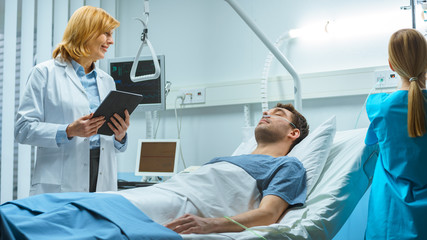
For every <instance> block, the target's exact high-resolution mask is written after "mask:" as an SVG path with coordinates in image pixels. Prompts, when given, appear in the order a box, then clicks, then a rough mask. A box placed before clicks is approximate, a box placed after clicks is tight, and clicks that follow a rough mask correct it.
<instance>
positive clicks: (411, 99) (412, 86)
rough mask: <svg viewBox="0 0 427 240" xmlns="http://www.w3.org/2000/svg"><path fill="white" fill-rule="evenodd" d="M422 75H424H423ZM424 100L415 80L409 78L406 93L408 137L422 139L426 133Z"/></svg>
mask: <svg viewBox="0 0 427 240" xmlns="http://www.w3.org/2000/svg"><path fill="white" fill-rule="evenodd" d="M423 74H424V73H423ZM425 101H426V99H425V98H424V95H423V93H422V91H421V88H420V87H419V86H418V83H417V79H416V78H411V79H410V82H409V92H408V134H409V137H422V136H423V135H424V134H425V133H426V112H425V108H424V104H425Z"/></svg>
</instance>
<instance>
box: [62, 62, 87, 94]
mask: <svg viewBox="0 0 427 240" xmlns="http://www.w3.org/2000/svg"><path fill="white" fill-rule="evenodd" d="M55 62H56V63H57V64H58V65H60V66H63V67H65V73H66V74H67V76H68V77H69V78H70V79H71V81H72V82H73V83H74V84H75V85H76V87H77V88H78V89H79V90H80V91H81V92H82V93H83V94H84V95H85V96H86V91H85V89H84V87H83V85H82V82H81V81H80V79H79V77H78V76H77V73H76V71H75V70H74V68H73V65H71V63H70V62H64V61H61V60H57V59H55Z"/></svg>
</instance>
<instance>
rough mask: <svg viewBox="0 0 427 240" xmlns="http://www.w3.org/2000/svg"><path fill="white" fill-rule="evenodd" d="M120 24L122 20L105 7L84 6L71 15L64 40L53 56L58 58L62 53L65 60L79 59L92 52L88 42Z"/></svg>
mask: <svg viewBox="0 0 427 240" xmlns="http://www.w3.org/2000/svg"><path fill="white" fill-rule="evenodd" d="M118 26H120V22H119V21H117V20H116V19H115V18H113V17H112V16H111V15H110V14H108V13H107V12H106V11H105V10H104V9H102V8H97V7H92V6H83V7H81V8H79V9H77V10H76V11H75V12H74V13H73V15H72V16H71V18H70V20H69V21H68V24H67V27H66V28H65V31H64V35H63V37H62V42H61V43H59V44H58V46H57V47H56V48H55V50H53V53H52V56H53V58H56V57H57V56H58V55H60V57H61V58H62V59H63V60H69V59H70V58H72V59H74V60H78V59H80V58H81V57H87V56H89V54H90V50H89V49H88V48H87V47H86V44H87V42H88V41H89V40H91V39H93V38H96V37H98V36H99V35H101V34H103V33H105V32H110V31H112V30H114V29H115V28H117V27H118Z"/></svg>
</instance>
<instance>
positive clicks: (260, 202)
mask: <svg viewBox="0 0 427 240" xmlns="http://www.w3.org/2000/svg"><path fill="white" fill-rule="evenodd" d="M308 128H309V127H308V125H307V122H306V120H305V118H304V117H303V116H302V115H301V114H300V113H298V112H297V111H296V110H295V109H294V107H293V106H292V105H291V104H287V105H283V104H278V105H277V106H276V107H275V108H273V109H270V110H269V111H267V112H264V113H263V116H262V118H261V120H260V122H259V124H258V126H257V127H256V129H255V137H256V140H257V143H258V145H257V148H256V149H255V150H254V151H253V152H252V154H248V155H241V156H234V157H219V158H215V159H213V160H211V161H210V162H208V163H207V164H205V165H203V166H202V167H200V168H199V169H197V170H196V171H194V172H191V173H179V174H177V175H176V176H174V177H173V178H171V179H170V180H168V181H166V182H164V183H160V184H156V185H153V186H150V187H141V188H135V189H130V190H124V191H119V192H107V193H56V194H41V195H38V196H34V197H30V198H26V199H21V200H16V201H12V202H9V203H6V204H3V205H1V206H0V230H2V231H0V239H1V238H2V237H4V236H6V238H7V237H10V236H15V237H17V238H21V237H23V236H25V237H26V238H29V239H43V236H53V237H54V238H56V239H61V238H64V236H68V235H71V236H73V237H75V236H76V235H78V236H79V238H81V239H83V238H85V237H87V238H93V237H97V238H100V239H117V238H118V237H119V236H122V235H126V236H127V237H128V238H130V239H134V238H135V239H140V238H142V237H147V236H155V239H182V238H181V237H180V235H178V234H177V233H180V234H188V233H215V232H238V231H242V230H243V228H242V227H241V225H243V226H245V227H253V226H260V225H269V224H272V223H275V222H277V221H278V220H279V219H280V218H281V217H282V215H283V214H284V212H285V210H286V209H288V208H290V207H293V206H299V205H302V204H304V202H305V199H306V173H305V169H304V167H303V165H302V163H301V162H300V161H299V160H297V159H296V158H294V157H287V156H286V155H287V154H288V152H289V151H290V150H291V149H292V148H293V147H294V146H295V145H296V144H297V143H299V142H300V141H301V140H302V139H304V138H305V137H306V136H307V135H308ZM137 208H138V209H139V210H141V211H139V210H138V209H137ZM225 216H231V217H225ZM240 224H241V225H240ZM161 225H164V226H166V227H164V226H161ZM41 226H49V227H44V229H45V230H44V231H42V232H41V231H39V229H40V227H41ZM94 229H96V231H94ZM3 230H4V231H3ZM172 230H173V231H172ZM107 234H108V237H106V235H107ZM174 234H175V235H174ZM2 235H3V236H2ZM162 236H163V237H162ZM11 239H14V238H13V237H12V238H11ZM52 239H53V238H52ZM153 239H154V238H153Z"/></svg>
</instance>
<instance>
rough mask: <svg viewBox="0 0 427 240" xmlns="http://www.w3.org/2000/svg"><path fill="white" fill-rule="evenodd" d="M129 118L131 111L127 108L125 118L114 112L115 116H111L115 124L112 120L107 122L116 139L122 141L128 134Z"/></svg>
mask: <svg viewBox="0 0 427 240" xmlns="http://www.w3.org/2000/svg"><path fill="white" fill-rule="evenodd" d="M129 118H130V117H129V112H128V110H125V119H123V118H122V117H120V115H119V114H117V113H114V115H113V117H111V118H110V120H111V122H112V123H113V124H114V125H113V124H111V123H110V122H109V123H107V124H108V126H109V127H110V129H111V130H112V131H113V133H114V136H115V138H116V140H117V141H119V142H121V141H122V140H123V138H124V137H125V136H126V131H127V130H128V127H129V125H130V123H129Z"/></svg>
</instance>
